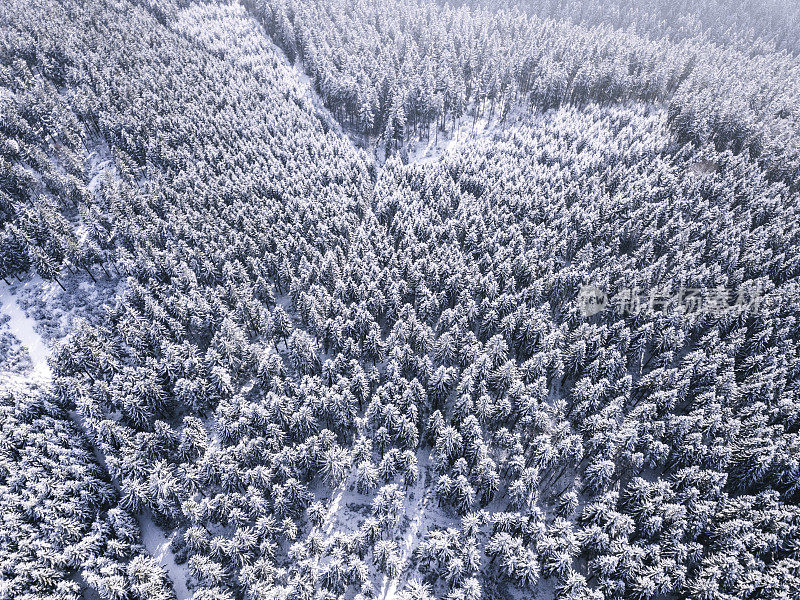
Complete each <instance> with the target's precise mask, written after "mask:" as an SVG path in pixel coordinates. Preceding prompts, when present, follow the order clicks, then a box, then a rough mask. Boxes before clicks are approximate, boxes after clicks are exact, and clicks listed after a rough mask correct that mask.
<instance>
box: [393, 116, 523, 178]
mask: <svg viewBox="0 0 800 600" xmlns="http://www.w3.org/2000/svg"><path fill="white" fill-rule="evenodd" d="M535 118H536V115H535V114H534V115H532V114H531V111H530V109H527V108H526V109H522V108H519V107H518V108H515V109H513V110H511V111H509V114H508V115H506V118H505V119H503V120H501V119H500V116H499V115H497V114H495V115H493V116H491V117H490V118H488V119H487V118H486V117H479V118H477V119H475V120H473V117H471V116H470V115H465V116H463V117H462V118H460V119H458V121H457V122H456V127H455V129H454V130H451V131H446V132H442V131H440V132H439V135H438V137H437V135H436V132H435V130H434V129H433V127H431V131H430V136H429V139H419V140H409V141H408V142H406V147H407V150H408V162H409V163H419V164H426V163H432V162H436V161H437V160H439V159H440V158H441V157H442V156H444V155H445V154H447V153H448V152H450V151H451V150H455V149H456V148H459V147H460V146H464V145H466V144H468V143H470V142H473V141H475V140H478V139H481V138H493V137H495V136H496V135H499V134H501V133H503V132H506V131H509V130H512V129H515V128H517V127H519V126H520V125H525V124H530V123H531V122H532V120H533V119H535ZM448 126H449V127H452V123H450V124H449V125H448Z"/></svg>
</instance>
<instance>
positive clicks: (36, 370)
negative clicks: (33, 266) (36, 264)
mask: <svg viewBox="0 0 800 600" xmlns="http://www.w3.org/2000/svg"><path fill="white" fill-rule="evenodd" d="M22 285H23V287H24V286H27V285H32V284H31V282H27V283H24V284H22ZM0 312H2V314H5V315H8V317H9V318H10V320H9V321H8V324H7V326H8V329H9V331H10V332H11V333H12V334H13V335H14V337H16V338H17V339H18V340H19V341H20V343H21V344H22V347H23V348H25V350H27V352H28V354H29V355H30V358H31V363H32V365H33V366H32V368H31V369H30V370H27V371H23V372H22V373H13V372H7V371H0V390H4V391H10V390H11V389H15V388H18V387H24V386H31V385H33V386H36V385H41V386H46V385H48V384H49V383H50V381H52V378H53V372H52V370H51V369H50V365H49V364H48V363H47V357H48V352H49V351H48V348H47V345H46V344H45V342H44V340H43V339H42V336H40V335H39V333H38V332H37V331H36V321H34V320H33V319H31V318H30V317H29V316H28V315H26V314H25V312H24V311H23V310H22V308H21V307H20V306H19V304H17V298H16V295H15V294H14V293H12V292H11V290H10V289H9V286H8V285H6V284H5V283H2V282H0Z"/></svg>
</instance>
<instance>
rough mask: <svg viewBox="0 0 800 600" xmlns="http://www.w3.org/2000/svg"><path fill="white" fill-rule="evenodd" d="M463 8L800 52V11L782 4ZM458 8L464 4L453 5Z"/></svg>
mask: <svg viewBox="0 0 800 600" xmlns="http://www.w3.org/2000/svg"><path fill="white" fill-rule="evenodd" d="M464 3H465V4H473V5H474V4H478V5H481V6H492V7H495V8H497V7H506V8H507V7H508V6H510V5H511V6H513V5H517V6H520V7H521V8H523V9H525V10H527V11H530V12H531V13H533V14H536V15H539V16H540V17H543V18H550V19H556V20H564V19H567V20H570V21H572V22H574V23H584V24H588V25H598V24H604V25H610V26H612V27H614V28H615V29H628V28H635V29H636V31H637V32H639V33H642V34H644V35H646V36H648V37H650V38H669V39H672V40H684V39H689V38H703V39H708V40H709V41H712V42H715V43H717V44H719V45H722V46H735V47H737V48H739V49H742V50H745V51H746V52H748V53H750V52H758V51H772V50H773V49H777V50H778V51H781V50H787V51H789V52H792V53H794V54H797V52H798V51H800V45H798V40H800V30H798V27H800V7H798V5H797V4H794V3H792V2H784V1H783V0H709V1H707V2H690V1H689V0H671V1H670V2H664V1H663V0H635V1H634V0H586V1H583V2H569V1H567V0H525V1H524V2H522V3H519V4H517V3H512V2H509V1H508V0H466V2H464ZM454 4H460V2H454Z"/></svg>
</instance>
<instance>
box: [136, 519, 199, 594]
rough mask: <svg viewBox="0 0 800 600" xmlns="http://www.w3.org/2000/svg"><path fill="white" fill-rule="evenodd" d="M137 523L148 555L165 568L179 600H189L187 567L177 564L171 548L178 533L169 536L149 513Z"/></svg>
mask: <svg viewBox="0 0 800 600" xmlns="http://www.w3.org/2000/svg"><path fill="white" fill-rule="evenodd" d="M137 521H139V528H140V529H141V530H142V544H144V547H145V548H147V553H148V554H149V555H150V556H152V557H153V558H154V559H155V561H156V562H157V563H158V564H160V565H161V566H162V567H164V570H165V571H166V572H167V575H168V576H169V578H170V580H171V581H172V585H173V587H174V589H175V595H176V596H177V600H187V599H188V598H189V597H191V594H190V593H189V589H188V588H187V587H186V580H187V575H188V574H187V572H186V565H179V564H178V563H176V562H175V555H174V554H173V553H172V548H171V546H170V544H171V543H172V539H173V538H174V537H175V535H176V533H177V532H175V531H173V532H172V533H171V534H170V535H169V536H167V535H166V534H165V533H164V531H163V530H162V529H161V528H160V527H158V526H157V525H156V524H155V523H153V517H152V515H150V514H149V513H145V514H142V515H139V516H138V517H137Z"/></svg>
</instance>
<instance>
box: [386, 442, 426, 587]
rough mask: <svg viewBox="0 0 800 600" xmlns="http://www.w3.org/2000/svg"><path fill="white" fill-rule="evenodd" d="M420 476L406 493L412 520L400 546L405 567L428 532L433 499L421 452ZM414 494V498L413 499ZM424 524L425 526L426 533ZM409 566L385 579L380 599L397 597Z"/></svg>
mask: <svg viewBox="0 0 800 600" xmlns="http://www.w3.org/2000/svg"><path fill="white" fill-rule="evenodd" d="M418 460H419V469H420V475H419V478H418V479H417V482H416V483H415V484H414V485H413V486H412V487H411V489H409V490H407V491H406V516H407V517H408V518H409V519H410V521H409V524H408V529H407V530H406V531H405V533H404V534H403V541H402V542H401V544H400V548H399V550H400V558H401V559H402V561H403V563H404V565H405V564H407V562H408V560H409V559H410V558H411V555H412V553H413V552H414V550H415V549H416V547H417V545H419V540H420V538H421V537H424V535H425V533H426V532H427V530H428V526H429V525H430V524H431V523H430V522H429V519H428V517H429V512H428V507H429V505H430V502H431V499H432V498H433V494H432V489H431V485H430V475H429V464H428V462H429V461H428V459H427V453H425V452H423V451H420V452H419V453H418ZM412 494H413V496H414V498H413V500H412V499H411V495H412ZM423 524H424V525H425V528H424V531H422V529H423ZM408 574H409V573H408V568H407V566H406V567H405V568H404V569H403V570H402V572H401V574H400V576H399V577H397V578H395V579H392V580H389V579H388V577H387V578H384V581H383V586H382V588H381V594H380V597H381V598H382V599H383V600H394V599H395V597H396V595H397V588H398V586H399V585H400V582H401V580H406V579H407V578H408Z"/></svg>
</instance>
